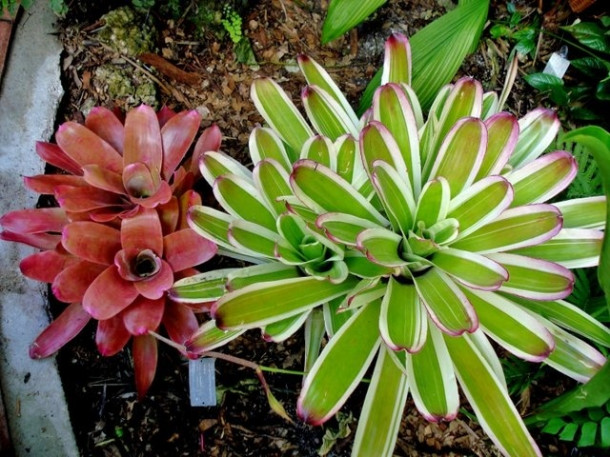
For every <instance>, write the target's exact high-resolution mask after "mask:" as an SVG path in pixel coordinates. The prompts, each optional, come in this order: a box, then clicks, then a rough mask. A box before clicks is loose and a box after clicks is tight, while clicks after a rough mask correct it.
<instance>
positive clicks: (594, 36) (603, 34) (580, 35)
mask: <svg viewBox="0 0 610 457" xmlns="http://www.w3.org/2000/svg"><path fill="white" fill-rule="evenodd" d="M561 28H562V29H563V30H565V31H567V32H569V33H571V34H572V36H573V37H574V38H576V39H577V40H578V41H579V42H580V43H581V44H584V45H585V46H587V47H589V48H591V49H593V50H595V51H600V52H604V53H606V54H610V44H609V42H608V38H607V35H608V29H607V28H606V29H604V28H602V27H601V26H600V25H599V24H597V23H595V22H578V23H576V24H573V25H566V26H564V27H561Z"/></svg>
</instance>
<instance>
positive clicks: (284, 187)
mask: <svg viewBox="0 0 610 457" xmlns="http://www.w3.org/2000/svg"><path fill="white" fill-rule="evenodd" d="M252 175H253V178H254V183H255V185H256V187H257V188H258V190H259V191H260V194H261V196H262V197H263V198H264V199H265V202H266V203H267V207H269V208H273V210H274V211H275V214H276V215H277V214H282V213H283V212H284V211H286V205H285V204H284V202H283V201H282V200H281V198H280V197H284V196H286V195H291V194H292V190H291V189H290V185H289V184H288V180H289V175H288V173H287V172H286V170H284V169H283V168H282V166H281V165H280V164H279V163H278V162H277V161H275V160H273V159H263V160H261V161H259V162H258V163H257V164H256V166H255V167H254V171H253V172H252Z"/></svg>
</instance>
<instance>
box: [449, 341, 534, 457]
mask: <svg viewBox="0 0 610 457" xmlns="http://www.w3.org/2000/svg"><path fill="white" fill-rule="evenodd" d="M445 343H446V344H447V349H448V350H449V354H450V356H451V360H452V361H453V364H454V367H455V373H456V375H457V377H458V380H459V382H460V386H461V388H462V390H463V392H464V394H465V395H466V398H467V399H468V401H469V403H470V405H471V406H472V408H473V409H474V412H475V414H476V416H477V418H478V420H479V423H480V424H481V426H482V427H483V430H484V431H485V432H486V433H487V435H488V436H489V437H490V438H491V439H492V441H493V442H494V444H495V445H496V446H498V448H499V449H500V451H501V452H502V453H503V454H504V455H510V456H519V457H541V456H542V454H541V453H540V450H539V449H538V447H537V446H536V443H535V442H534V439H533V438H532V437H531V435H530V434H529V432H528V431H527V428H526V427H525V425H524V424H523V421H522V419H521V417H520V416H519V412H518V411H517V408H515V405H514V404H513V402H512V400H511V399H510V397H509V396H508V392H507V390H506V388H505V387H504V386H503V385H502V383H501V381H500V380H498V378H497V376H496V375H495V373H494V370H493V368H492V367H491V366H490V365H489V363H488V362H487V360H486V359H485V357H483V355H482V354H481V352H480V351H479V349H478V347H477V346H476V345H475V344H474V343H473V337H472V336H471V335H464V336H462V337H460V338H452V337H450V336H445Z"/></svg>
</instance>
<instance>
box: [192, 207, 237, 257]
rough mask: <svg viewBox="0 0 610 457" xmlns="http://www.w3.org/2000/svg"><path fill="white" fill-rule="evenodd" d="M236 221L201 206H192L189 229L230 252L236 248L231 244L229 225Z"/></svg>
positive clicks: (231, 217)
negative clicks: (228, 234)
mask: <svg viewBox="0 0 610 457" xmlns="http://www.w3.org/2000/svg"><path fill="white" fill-rule="evenodd" d="M234 220H235V218H234V217H233V216H229V215H228V214H227V213H223V212H222V211H218V210H216V209H214V208H209V207H207V206H201V205H197V206H191V207H190V208H189V213H188V219H187V221H188V224H189V227H190V228H192V229H193V230H195V231H196V232H197V233H198V234H199V235H201V236H202V237H204V238H207V239H208V240H211V241H213V242H214V243H216V244H218V245H219V246H222V247H224V248H226V249H230V250H233V249H234V248H233V246H232V245H231V243H229V239H228V238H227V232H228V230H229V224H230V223H231V222H233V221H234Z"/></svg>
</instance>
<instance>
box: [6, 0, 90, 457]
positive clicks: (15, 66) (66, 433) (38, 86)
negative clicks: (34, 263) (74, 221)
mask: <svg viewBox="0 0 610 457" xmlns="http://www.w3.org/2000/svg"><path fill="white" fill-rule="evenodd" d="M54 20H55V17H54V15H53V13H52V11H51V10H50V8H49V2H48V1H40V2H34V4H33V6H32V7H31V9H30V10H29V11H27V12H25V13H24V14H23V15H22V17H21V20H20V22H19V23H18V24H16V25H15V30H14V36H13V43H12V46H11V53H10V55H9V57H8V61H7V65H6V68H5V74H4V80H3V82H2V89H1V92H0V192H1V194H0V195H1V197H0V214H4V213H6V212H8V211H11V210H17V209H22V208H33V207H34V206H35V204H36V200H37V195H35V194H34V193H33V192H29V191H27V190H26V189H25V187H24V185H23V176H29V175H35V174H39V173H43V172H44V164H43V163H42V161H41V160H40V159H39V158H38V156H37V155H36V154H35V149H34V148H35V143H36V141H37V140H46V139H49V138H50V136H51V135H52V133H53V128H54V122H55V115H56V111H57V107H58V104H59V101H60V99H61V96H62V94H63V89H62V87H61V83H60V68H59V64H60V60H59V57H60V53H61V45H60V44H59V42H58V41H57V39H56V37H55V35H54V34H53V33H54V30H53V22H54ZM33 252H34V250H33V249H31V248H28V247H26V246H23V245H18V244H16V243H7V242H0V272H1V274H0V348H1V350H0V384H1V387H2V393H3V397H4V404H5V407H6V413H7V416H8V422H9V428H10V433H11V438H12V442H13V447H14V450H15V455H16V456H17V457H22V456H30V457H32V456H34V457H41V456H45V457H77V456H78V455H79V452H78V449H77V446H76V443H75V440H74V434H73V431H72V428H71V425H70V418H69V414H68V409H67V405H66V401H65V396H64V391H63V388H62V385H61V380H60V378H59V373H58V371H57V364H56V362H55V360H54V359H53V358H49V359H45V360H31V359H30V358H29V356H28V347H29V345H30V344H31V343H32V341H34V339H35V338H36V336H37V335H38V334H39V333H40V332H41V331H42V330H43V329H44V328H45V327H46V325H48V322H49V317H48V314H47V311H46V308H47V298H46V295H47V286H46V284H40V283H37V282H35V281H30V280H28V279H26V278H24V277H23V276H22V275H21V273H20V271H19V262H20V260H21V259H23V258H24V257H25V256H27V255H29V254H32V253H33Z"/></svg>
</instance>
